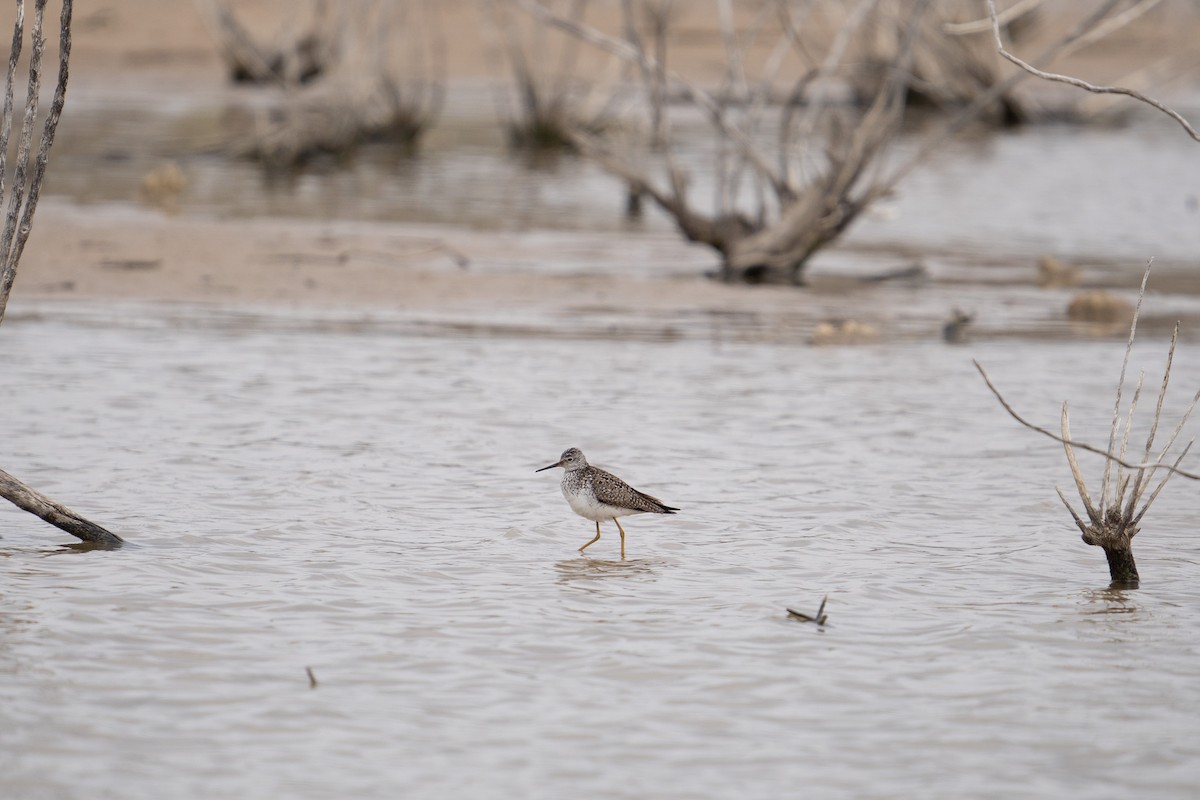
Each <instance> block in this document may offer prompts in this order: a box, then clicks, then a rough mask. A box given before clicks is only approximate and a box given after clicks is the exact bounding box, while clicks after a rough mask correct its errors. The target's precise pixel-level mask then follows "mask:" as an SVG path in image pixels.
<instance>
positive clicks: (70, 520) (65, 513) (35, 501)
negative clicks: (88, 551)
mask: <svg viewBox="0 0 1200 800" xmlns="http://www.w3.org/2000/svg"><path fill="white" fill-rule="evenodd" d="M0 497H3V498H4V499H5V500H7V501H9V502H10V503H12V504H13V505H15V506H16V507H17V508H20V509H22V510H23V511H28V512H29V513H30V514H33V515H35V516H37V517H41V518H42V519H43V520H45V521H46V522H49V523H50V524H51V525H53V526H54V527H56V528H60V529H61V530H64V531H66V532H67V533H69V534H71V535H72V536H75V537H77V538H79V539H82V540H83V541H85V542H95V543H96V544H100V545H104V546H105V547H120V546H121V545H122V544H123V543H124V539H122V538H121V537H120V536H118V535H117V534H115V533H113V532H112V531H110V530H107V529H106V528H102V527H100V526H99V525H97V524H96V523H94V522H90V521H88V520H86V519H84V518H83V517H81V516H79V515H78V514H76V513H75V512H74V511H72V510H71V509H69V508H67V507H66V506H64V505H61V504H60V503H56V502H54V501H53V500H51V499H50V498H49V497H46V496H45V495H43V494H41V493H40V492H37V491H34V490H33V489H31V488H29V487H28V486H26V485H25V484H23V483H21V481H19V480H17V479H16V478H14V477H13V476H12V475H9V474H8V473H7V472H5V471H4V470H2V469H0Z"/></svg>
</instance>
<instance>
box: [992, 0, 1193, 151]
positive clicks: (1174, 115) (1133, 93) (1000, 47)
mask: <svg viewBox="0 0 1200 800" xmlns="http://www.w3.org/2000/svg"><path fill="white" fill-rule="evenodd" d="M987 5H988V14H989V16H990V17H991V20H992V35H993V36H994V37H995V39H996V50H997V52H999V53H1000V55H1001V56H1003V57H1004V58H1005V59H1007V60H1008V61H1010V62H1012V63H1013V64H1016V65H1017V66H1018V67H1020V68H1021V69H1023V70H1024V71H1025V72H1028V73H1029V74H1030V75H1035V76H1037V77H1039V78H1041V79H1042V80H1047V81H1055V82H1058V83H1065V84H1068V85H1070V86H1074V87H1076V88H1078V89H1083V90H1084V91H1085V92H1091V93H1092V94H1119V95H1124V96H1126V97H1132V98H1133V99H1134V100H1137V101H1138V102H1141V103H1145V104H1146V105H1148V106H1150V107H1151V108H1154V109H1157V110H1158V111H1161V112H1162V113H1164V114H1166V115H1167V116H1168V117H1170V118H1171V119H1173V120H1175V121H1176V122H1178V123H1179V125H1180V126H1181V127H1182V128H1183V129H1184V130H1185V131H1187V135H1188V136H1190V137H1192V138H1193V139H1195V140H1196V141H1198V142H1200V132H1198V131H1197V130H1196V129H1195V128H1193V127H1192V124H1191V123H1190V122H1188V121H1187V119H1186V118H1185V117H1184V116H1183V115H1182V114H1180V113H1179V112H1178V111H1176V110H1175V109H1173V108H1170V107H1169V106H1167V105H1164V104H1163V103H1161V102H1159V101H1158V100H1155V99H1154V98H1153V97H1147V96H1146V95H1144V94H1142V93H1141V92H1139V91H1137V90H1136V89H1127V88H1124V87H1121V86H1098V85H1096V84H1092V83H1088V82H1087V81H1084V80H1080V79H1079V78H1073V77H1071V76H1070V75H1060V74H1058V73H1056V72H1046V71H1044V70H1040V69H1038V68H1037V67H1035V66H1033V65H1032V64H1030V63H1029V62H1027V61H1023V60H1022V59H1021V58H1019V57H1018V56H1015V55H1013V54H1012V53H1010V52H1009V51H1008V50H1006V49H1005V47H1004V39H1003V37H1002V36H1001V35H1000V22H999V20H998V19H997V17H996V3H995V0H987ZM1125 24H1127V21H1126V23H1125Z"/></svg>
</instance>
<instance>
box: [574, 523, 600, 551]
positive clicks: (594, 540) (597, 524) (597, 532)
mask: <svg viewBox="0 0 1200 800" xmlns="http://www.w3.org/2000/svg"><path fill="white" fill-rule="evenodd" d="M598 541H600V523H599V522H597V523H596V538H595V539H592V540H591V541H590V542H588V543H587V544H585V545H584V546H583V547H581V548H579V552H581V553H582V552H583V551H584V550H587V549H588V548H589V547H591V546H592V545H594V544H595V543H596V542H598Z"/></svg>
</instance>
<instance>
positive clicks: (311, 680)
mask: <svg viewBox="0 0 1200 800" xmlns="http://www.w3.org/2000/svg"><path fill="white" fill-rule="evenodd" d="M304 672H305V674H307V675H308V688H310V689H315V688H317V676H316V675H314V674H313V669H312V667H305V668H304Z"/></svg>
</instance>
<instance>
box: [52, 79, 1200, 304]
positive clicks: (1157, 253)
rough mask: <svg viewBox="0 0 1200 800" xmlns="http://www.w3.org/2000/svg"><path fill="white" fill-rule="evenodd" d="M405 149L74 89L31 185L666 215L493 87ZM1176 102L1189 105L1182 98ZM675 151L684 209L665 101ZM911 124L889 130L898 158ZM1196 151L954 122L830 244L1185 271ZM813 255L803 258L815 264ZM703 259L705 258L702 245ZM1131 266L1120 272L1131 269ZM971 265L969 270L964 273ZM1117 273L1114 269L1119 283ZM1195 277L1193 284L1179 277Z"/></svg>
mask: <svg viewBox="0 0 1200 800" xmlns="http://www.w3.org/2000/svg"><path fill="white" fill-rule="evenodd" d="M458 94H459V95H461V96H460V97H459V99H458V101H457V105H456V107H455V108H454V109H453V110H452V112H451V113H448V114H447V115H446V116H445V117H444V118H443V119H441V120H440V121H439V124H438V125H437V126H436V127H435V128H433V130H432V131H431V132H430V134H429V136H428V137H427V139H426V140H425V142H424V145H423V147H422V149H421V151H420V155H419V156H418V157H416V158H407V157H403V156H398V155H397V154H396V153H395V151H394V150H392V149H390V148H387V147H379V146H376V147H365V148H363V149H362V150H360V151H359V152H358V153H357V154H356V155H355V156H354V157H352V158H350V159H348V160H346V161H344V162H342V163H331V162H319V163H317V164H316V165H313V166H311V167H309V168H306V169H305V170H303V171H301V172H300V173H299V174H298V175H295V176H293V177H291V178H287V179H281V178H271V177H269V176H268V175H267V174H266V173H265V172H264V170H263V169H261V168H260V167H259V166H258V165H257V164H254V163H251V162H248V161H240V160H236V159H229V158H226V157H224V156H223V155H220V153H221V148H222V142H223V141H225V140H227V139H228V138H229V136H230V133H229V130H230V129H229V127H228V126H227V125H226V124H225V123H223V122H222V119H223V117H222V115H223V114H224V112H225V108H226V107H238V106H243V105H255V104H262V103H264V102H270V101H269V100H268V99H267V98H266V97H264V96H263V95H262V94H259V93H254V92H250V93H243V94H232V95H213V96H209V97H207V98H204V99H200V100H192V101H188V100H187V99H180V98H175V97H173V96H172V97H170V98H160V97H156V98H154V100H153V101H148V100H147V98H146V97H145V96H141V95H136V94H134V95H130V94H120V93H113V94H111V95H101V94H95V93H93V94H92V95H90V96H89V95H85V96H84V97H82V98H80V99H78V100H76V103H75V105H74V106H72V110H71V113H70V114H68V115H67V116H66V117H64V120H63V125H62V129H61V132H60V134H59V143H58V144H57V146H56V151H55V154H56V158H57V162H56V164H57V165H58V167H59V168H58V169H57V170H56V171H55V172H54V173H53V174H52V175H51V176H50V178H49V181H48V184H47V185H48V189H49V191H51V192H54V193H56V194H59V195H64V196H68V197H70V198H72V199H73V200H76V201H79V202H83V203H110V202H131V201H133V200H135V198H136V197H137V192H138V183H139V181H140V180H141V178H142V176H143V175H145V174H146V173H148V172H149V171H151V170H153V169H154V168H156V167H158V166H160V165H161V164H163V163H164V162H165V161H168V160H174V161H177V162H178V163H180V164H181V165H182V167H183V169H184V171H185V173H186V175H187V177H188V186H187V188H186V190H185V191H184V193H183V195H182V196H181V198H180V206H181V208H182V210H183V211H184V212H186V213H202V214H213V215H217V216H235V217H247V216H251V217H253V216H287V217H301V218H342V219H370V220H383V221H404V222H417V223H435V224H443V225H467V226H471V227H474V228H482V229H506V230H508V229H518V230H524V229H534V230H537V229H572V230H595V231H617V230H624V229H628V228H630V227H633V228H636V229H648V230H661V231H667V230H671V231H673V230H674V226H673V224H672V223H671V222H670V221H669V220H668V219H667V218H666V217H665V216H664V215H662V214H660V213H658V212H657V211H655V210H654V209H650V210H648V212H647V214H646V216H645V218H644V219H643V220H642V221H641V222H637V223H628V222H627V221H625V219H624V217H623V209H624V202H625V197H624V193H623V190H622V188H621V185H620V184H619V183H618V182H617V181H615V180H613V179H612V178H610V177H608V176H607V175H605V174H604V173H603V172H602V171H601V170H600V169H598V168H596V167H594V166H591V165H590V164H588V163H586V162H584V161H582V160H580V159H576V158H571V157H562V158H549V159H543V160H541V162H540V163H538V164H533V163H531V162H530V159H528V158H527V157H524V156H522V155H520V154H517V153H513V152H510V151H509V150H507V148H506V147H505V140H504V134H503V129H502V126H501V125H500V124H499V123H498V122H497V120H496V117H495V111H494V98H493V97H491V96H490V95H489V94H488V93H487V92H485V91H482V90H476V91H474V92H472V91H470V90H464V91H461V92H458ZM1181 109H1182V110H1183V111H1184V112H1186V113H1188V114H1189V115H1192V114H1194V113H1196V111H1195V110H1193V109H1192V108H1191V106H1189V105H1184V106H1181ZM680 116H681V118H680V119H679V120H678V122H677V126H676V133H677V134H678V135H679V137H680V144H679V152H678V154H677V159H678V161H679V163H680V164H681V165H682V166H684V167H685V168H688V169H689V171H690V172H691V184H690V186H691V192H690V196H691V198H692V200H693V202H695V203H696V204H697V205H698V207H701V208H703V207H705V205H706V204H707V203H711V198H712V197H713V196H714V195H715V190H714V186H713V179H712V177H711V172H712V164H713V163H714V154H713V152H712V151H711V142H710V135H709V131H708V128H707V127H706V126H705V124H704V123H703V121H702V120H700V119H698V118H697V117H696V115H689V114H681V115H680ZM923 135H924V134H918V133H916V132H910V133H909V134H907V135H905V136H902V137H900V138H899V140H898V141H897V145H896V147H895V148H894V152H893V155H892V158H893V159H894V160H896V161H899V160H901V159H903V158H904V157H905V154H906V153H909V152H911V151H912V150H913V149H914V148H916V147H917V146H918V145H919V143H920V142H921V141H923V139H922V136H923ZM1198 186H1200V159H1197V158H1196V155H1195V142H1193V141H1192V140H1191V139H1190V138H1188V137H1187V135H1186V134H1184V133H1183V132H1182V131H1181V130H1180V129H1179V128H1178V126H1176V125H1175V124H1174V123H1172V122H1170V121H1169V120H1164V119H1161V118H1159V117H1158V116H1155V115H1153V114H1151V113H1149V112H1146V113H1144V114H1141V115H1139V116H1137V117H1136V118H1135V119H1134V120H1133V121H1132V122H1131V123H1130V124H1129V125H1126V126H1123V127H1089V126H1073V125H1042V126H1031V127H1027V128H1024V129H1018V130H1016V131H1013V132H1002V133H999V134H994V135H983V134H980V133H975V134H970V135H963V136H962V137H960V138H958V139H955V140H951V141H950V142H948V143H947V145H946V146H945V147H944V148H941V149H940V150H939V151H938V153H937V154H936V155H935V156H933V157H931V158H929V159H928V160H927V161H926V162H925V163H924V164H923V165H922V166H921V167H919V168H918V169H917V170H916V171H914V172H913V174H912V175H911V176H909V177H908V178H907V179H905V180H904V181H903V182H902V183H901V184H900V185H899V187H898V188H897V191H896V193H895V195H894V197H892V198H890V199H888V200H886V201H883V202H880V203H879V204H877V206H876V207H875V208H874V209H873V210H872V211H871V212H869V213H868V214H866V215H864V217H863V218H862V219H861V220H859V221H858V222H856V223H855V225H854V226H853V228H852V229H851V231H850V232H849V233H848V235H847V236H846V237H845V239H844V241H843V242H842V243H841V244H840V245H839V247H841V248H842V249H848V250H849V251H851V252H854V251H862V250H871V251H879V250H882V251H884V252H886V253H890V254H892V255H893V256H894V257H895V258H901V259H910V260H911V259H913V258H919V259H924V260H927V261H932V262H934V263H936V262H937V261H938V260H939V259H946V258H949V260H950V261H952V262H955V263H957V264H964V263H965V264H966V265H969V266H986V267H989V268H993V269H992V273H993V275H994V274H995V273H996V272H998V271H999V270H997V269H995V268H996V267H998V266H1003V265H1005V264H1008V265H1011V264H1012V263H1013V262H1014V261H1016V262H1018V263H1021V264H1022V265H1025V266H1026V267H1027V268H1028V265H1030V264H1032V262H1033V260H1034V259H1036V258H1037V257H1039V256H1043V255H1055V256H1058V257H1065V258H1071V259H1077V260H1081V261H1083V262H1084V263H1085V264H1087V265H1088V266H1091V267H1099V268H1101V269H1104V268H1112V267H1114V266H1119V267H1121V268H1124V269H1129V268H1130V267H1133V269H1132V273H1136V272H1137V269H1136V265H1138V264H1144V263H1145V261H1146V260H1147V259H1148V258H1151V257H1155V258H1157V259H1158V261H1159V264H1160V270H1161V269H1163V268H1164V267H1168V266H1170V265H1173V264H1178V263H1183V264H1186V265H1189V266H1190V267H1193V268H1194V265H1195V254H1196V252H1198V251H1200V189H1198V188H1197V187H1198ZM826 256H827V254H822V255H819V256H818V258H817V259H816V266H817V267H818V268H819V267H820V265H821V263H822V260H823V259H824V258H825V257H826ZM714 262H715V257H714ZM1132 273H1131V274H1132ZM976 279H979V276H976ZM1126 283H1129V281H1126ZM1191 291H1193V292H1200V284H1196V283H1195V281H1193V282H1192V284H1191Z"/></svg>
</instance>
